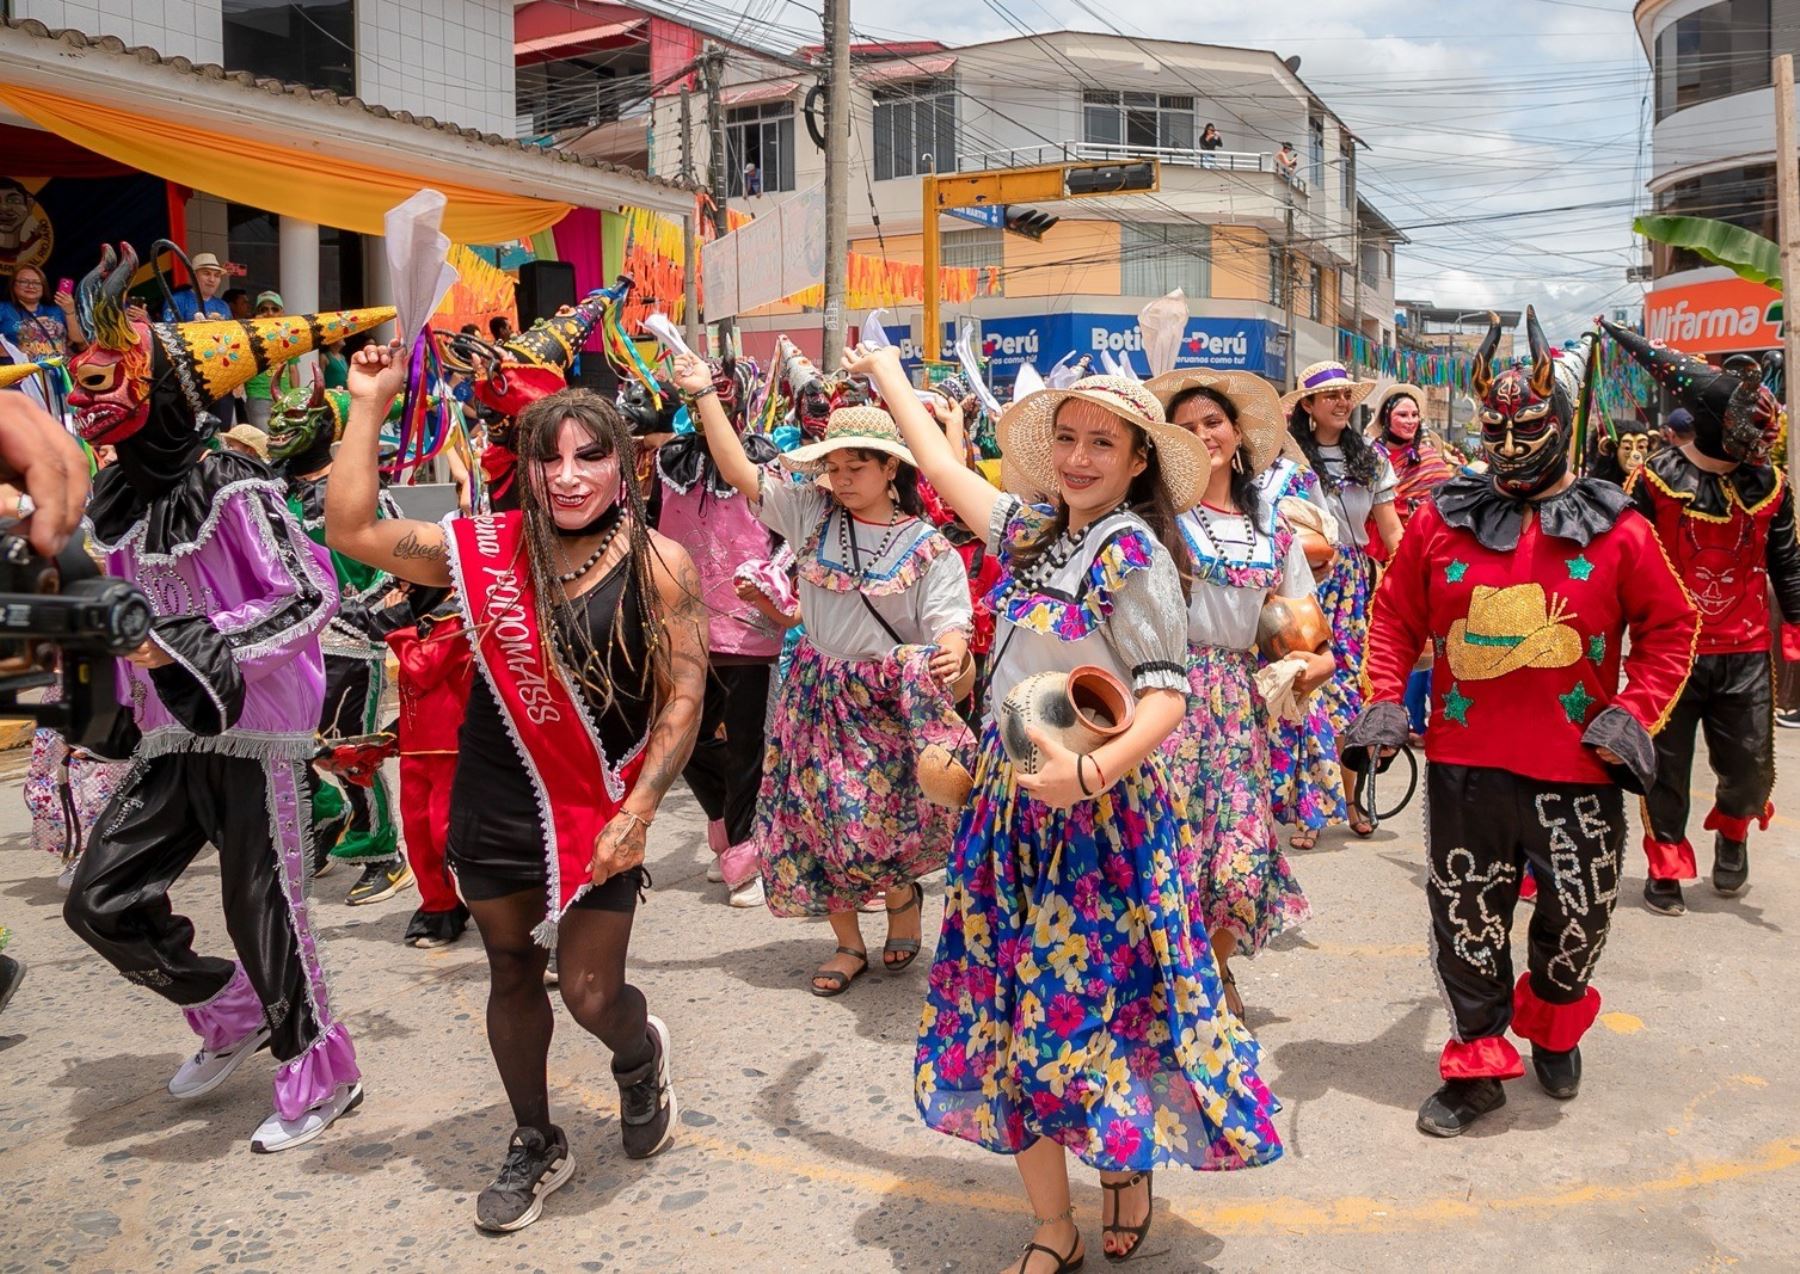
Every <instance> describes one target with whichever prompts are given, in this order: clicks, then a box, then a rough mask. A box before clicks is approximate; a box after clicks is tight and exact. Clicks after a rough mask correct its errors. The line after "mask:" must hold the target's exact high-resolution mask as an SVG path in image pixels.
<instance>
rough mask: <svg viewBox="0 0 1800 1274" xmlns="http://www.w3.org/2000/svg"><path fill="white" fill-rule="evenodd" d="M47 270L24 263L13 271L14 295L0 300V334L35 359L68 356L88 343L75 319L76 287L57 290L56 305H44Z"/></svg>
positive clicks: (31, 358) (32, 359)
mask: <svg viewBox="0 0 1800 1274" xmlns="http://www.w3.org/2000/svg"><path fill="white" fill-rule="evenodd" d="M43 300H44V272H43V271H42V270H40V269H38V268H37V267H36V266H35V265H22V266H20V267H19V268H18V270H16V271H15V272H14V273H13V277H12V292H11V296H10V297H9V299H8V300H6V301H5V302H0V336H4V337H5V338H6V339H7V340H9V341H11V342H12V343H13V344H14V345H17V346H18V347H19V349H20V350H22V351H23V352H24V354H25V357H26V358H27V359H29V360H31V361H32V362H37V361H39V360H40V359H45V358H65V357H67V356H68V354H69V351H70V350H71V349H80V348H81V347H82V346H84V345H86V344H87V338H86V336H85V334H84V333H83V332H82V330H81V324H80V323H79V322H77V321H76V318H75V296H74V293H73V290H70V291H66V292H65V291H60V290H59V291H58V292H57V294H56V303H55V304H54V305H45V304H43Z"/></svg>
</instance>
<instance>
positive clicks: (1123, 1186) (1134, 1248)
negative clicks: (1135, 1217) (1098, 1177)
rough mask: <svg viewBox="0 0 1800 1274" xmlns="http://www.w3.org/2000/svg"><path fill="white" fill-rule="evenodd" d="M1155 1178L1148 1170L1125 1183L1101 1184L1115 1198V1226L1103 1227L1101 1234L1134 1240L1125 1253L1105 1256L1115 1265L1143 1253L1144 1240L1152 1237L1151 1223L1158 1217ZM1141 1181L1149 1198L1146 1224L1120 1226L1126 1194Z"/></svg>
mask: <svg viewBox="0 0 1800 1274" xmlns="http://www.w3.org/2000/svg"><path fill="white" fill-rule="evenodd" d="M1154 1176H1155V1173H1153V1172H1151V1171H1148V1170H1146V1171H1144V1172H1134V1173H1132V1174H1131V1175H1130V1176H1129V1177H1127V1178H1125V1180H1123V1181H1102V1182H1101V1183H1100V1188H1101V1189H1102V1190H1105V1191H1107V1192H1108V1193H1110V1194H1111V1195H1112V1196H1113V1201H1112V1205H1113V1224H1111V1225H1102V1226H1101V1227H1100V1233H1101V1234H1103V1235H1106V1234H1110V1235H1113V1236H1114V1237H1115V1238H1123V1237H1125V1236H1126V1235H1130V1236H1131V1238H1132V1239H1133V1240H1134V1242H1133V1243H1132V1245H1131V1246H1130V1247H1129V1248H1127V1249H1126V1250H1125V1251H1123V1252H1107V1253H1105V1254H1104V1255H1105V1257H1106V1259H1107V1260H1109V1261H1111V1262H1112V1263H1113V1264H1114V1265H1119V1264H1121V1263H1123V1262H1125V1261H1129V1260H1130V1259H1131V1258H1132V1257H1134V1256H1136V1255H1137V1254H1138V1253H1139V1252H1141V1251H1142V1250H1143V1247H1144V1240H1145V1239H1146V1238H1148V1237H1149V1235H1150V1222H1151V1220H1152V1219H1153V1218H1154V1217H1155V1216H1156V1193H1155V1189H1156V1187H1155V1183H1154V1181H1153V1180H1152V1178H1153V1177H1154ZM1140 1181H1142V1182H1143V1183H1144V1193H1145V1194H1146V1195H1147V1196H1148V1197H1147V1198H1146V1199H1145V1203H1146V1204H1148V1206H1147V1207H1146V1208H1145V1210H1144V1223H1143V1224H1142V1225H1120V1224H1119V1223H1118V1220H1119V1215H1120V1214H1121V1213H1122V1212H1123V1211H1124V1207H1123V1205H1124V1202H1125V1192H1126V1191H1127V1190H1129V1189H1131V1187H1133V1186H1135V1185H1136V1184H1137V1183H1138V1182H1140Z"/></svg>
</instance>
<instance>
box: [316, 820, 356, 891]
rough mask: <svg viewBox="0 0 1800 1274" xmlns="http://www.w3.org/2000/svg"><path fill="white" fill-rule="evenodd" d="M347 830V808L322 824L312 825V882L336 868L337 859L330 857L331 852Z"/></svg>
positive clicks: (348, 821) (348, 822) (348, 828)
mask: <svg viewBox="0 0 1800 1274" xmlns="http://www.w3.org/2000/svg"><path fill="white" fill-rule="evenodd" d="M349 830H350V807H349V806H345V807H344V809H343V810H342V811H341V812H340V813H338V814H337V815H335V816H333V817H331V818H328V819H326V820H325V821H324V822H322V823H315V824H313V863H312V874H313V879H314V880H317V879H318V878H319V877H321V876H326V875H329V874H330V873H331V869H332V868H333V867H336V866H337V859H335V858H333V857H332V856H331V851H332V849H333V847H335V846H336V845H337V843H338V842H339V841H341V840H343V839H344V833H345V832H347V831H349Z"/></svg>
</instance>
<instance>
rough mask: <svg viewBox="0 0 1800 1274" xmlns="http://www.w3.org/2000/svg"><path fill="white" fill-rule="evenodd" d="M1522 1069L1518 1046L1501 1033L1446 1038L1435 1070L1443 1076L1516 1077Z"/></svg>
mask: <svg viewBox="0 0 1800 1274" xmlns="http://www.w3.org/2000/svg"><path fill="white" fill-rule="evenodd" d="M1524 1073H1525V1060H1524V1059H1523V1058H1521V1057H1520V1056H1519V1050H1518V1049H1516V1048H1514V1047H1513V1046H1512V1041H1511V1040H1509V1039H1507V1038H1506V1037H1504V1036H1500V1035H1492V1036H1489V1037H1488V1038H1486V1039H1479V1040H1466V1041H1465V1040H1448V1041H1446V1042H1445V1044H1444V1051H1443V1052H1442V1053H1441V1054H1439V1055H1438V1074H1439V1075H1440V1076H1442V1077H1443V1078H1444V1079H1517V1078H1518V1077H1519V1076H1521V1075H1523V1074H1524Z"/></svg>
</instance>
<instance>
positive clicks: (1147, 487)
mask: <svg viewBox="0 0 1800 1274" xmlns="http://www.w3.org/2000/svg"><path fill="white" fill-rule="evenodd" d="M1067 405H1068V404H1067V403H1064V404H1063V406H1064V407H1066V406H1067ZM1057 411H1058V412H1059V413H1060V412H1061V411H1062V407H1058V408H1057ZM1131 437H1132V444H1131V446H1132V454H1133V455H1136V456H1143V457H1144V458H1145V459H1146V460H1147V461H1148V463H1147V464H1146V465H1145V466H1144V471H1143V472H1142V473H1140V474H1138V476H1137V477H1135V478H1133V479H1132V480H1131V485H1130V486H1129V487H1127V488H1126V489H1125V498H1124V499H1123V500H1121V501H1120V502H1119V505H1118V507H1119V508H1121V509H1128V510H1130V511H1131V512H1132V513H1135V514H1137V515H1138V516H1139V517H1140V518H1142V519H1143V520H1144V524H1145V525H1146V526H1148V527H1149V528H1150V530H1151V532H1152V534H1154V535H1155V536H1156V538H1157V539H1158V540H1159V541H1161V542H1162V545H1163V547H1164V548H1165V549H1167V550H1168V551H1169V556H1170V557H1171V558H1173V559H1174V561H1175V573H1176V574H1177V575H1179V576H1180V577H1181V595H1182V596H1183V597H1191V596H1192V595H1193V588H1194V559H1193V557H1192V555H1190V554H1189V553H1188V548H1187V540H1186V539H1185V538H1184V537H1183V536H1182V534H1181V528H1180V527H1179V526H1178V525H1176V518H1177V516H1179V515H1178V514H1177V512H1176V509H1175V502H1174V501H1173V500H1171V499H1170V498H1169V491H1168V488H1167V487H1165V486H1164V485H1163V480H1162V464H1161V462H1160V461H1159V460H1158V459H1157V457H1156V448H1155V447H1152V446H1151V445H1150V435H1149V434H1147V433H1145V432H1144V431H1143V430H1142V429H1136V428H1133V429H1131ZM1051 498H1052V499H1053V500H1054V501H1055V504H1056V510H1055V512H1054V513H1052V514H1051V515H1050V520H1049V521H1048V522H1046V523H1045V524H1044V527H1043V529H1042V530H1041V531H1039V532H1038V534H1037V537H1036V538H1035V539H1032V540H1028V541H1026V542H1025V543H1024V544H1021V545H1020V546H1019V547H1018V548H1017V549H1015V550H1013V555H1012V568H1013V572H1014V574H1015V575H1019V574H1024V573H1025V572H1027V571H1029V570H1031V568H1032V567H1034V566H1036V565H1037V564H1038V561H1039V560H1040V559H1041V558H1042V557H1043V556H1044V554H1045V553H1048V552H1049V551H1050V546H1051V545H1052V544H1055V543H1056V541H1057V540H1058V539H1060V538H1062V535H1063V533H1064V532H1065V531H1067V530H1068V529H1069V506H1068V505H1066V504H1064V503H1063V501H1062V497H1061V496H1060V495H1057V494H1055V493H1052V496H1051Z"/></svg>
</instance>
